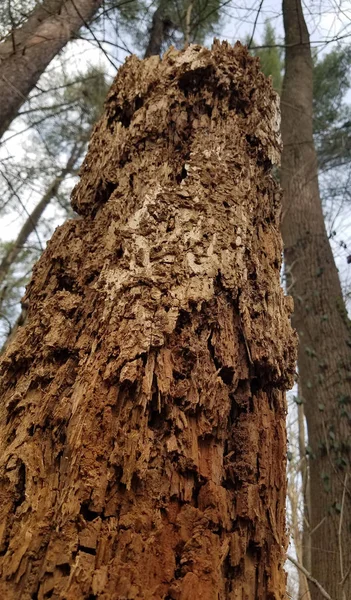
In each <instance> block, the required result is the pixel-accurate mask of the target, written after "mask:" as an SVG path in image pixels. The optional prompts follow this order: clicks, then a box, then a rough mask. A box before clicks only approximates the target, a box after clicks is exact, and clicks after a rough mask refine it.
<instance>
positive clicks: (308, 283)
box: [281, 0, 351, 600]
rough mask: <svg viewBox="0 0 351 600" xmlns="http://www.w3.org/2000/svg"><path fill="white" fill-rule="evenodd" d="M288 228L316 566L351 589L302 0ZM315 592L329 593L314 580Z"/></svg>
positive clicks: (342, 395) (342, 588) (291, 46)
mask: <svg viewBox="0 0 351 600" xmlns="http://www.w3.org/2000/svg"><path fill="white" fill-rule="evenodd" d="M283 13H284V27H285V40H286V52H285V76H284V83H283V91H282V136H283V146H284V150H283V157H282V170H281V181H282V185H283V189H284V203H283V220H282V233H283V239H284V245H285V263H286V269H287V273H288V276H289V290H290V291H291V294H292V295H293V297H294V302H295V312H294V317H293V324H294V325H295V327H296V329H297V331H298V334H299V338H300V345H299V353H298V367H299V376H300V382H299V386H300V389H301V392H302V397H303V401H304V403H305V413H306V418H307V424H308V436H309V444H310V447H311V460H310V478H311V485H310V489H311V499H312V502H311V515H310V517H311V530H312V532H311V533H312V538H311V549H312V563H311V568H312V575H313V576H314V577H315V578H316V579H317V580H318V581H319V582H320V583H321V584H322V585H323V587H324V588H325V589H326V590H327V591H328V593H329V594H330V596H331V597H332V598H333V599H340V600H346V599H347V598H350V597H351V577H350V567H351V565H350V554H349V549H350V545H351V494H350V483H351V477H350V440H351V427H350V414H349V412H348V411H349V405H350V402H351V370H350V365H351V329H350V322H349V320H348V317H347V313H346V310H345V306H344V301H343V297H342V292H341V287H340V282H339V277H338V272H337V269H336V266H335V263H334V259H333V254H332V251H331V248H330V244H329V240H328V236H327V233H326V229H325V224H324V218H323V212H322V206H321V200H320V194H319V188H318V165H317V156H316V151H315V146H314V141H313V60H312V55H311V48H310V40H309V34H308V30H307V27H306V23H305V20H304V16H303V11H302V7H301V2H300V0H283ZM311 595H312V598H313V599H315V600H317V598H318V600H319V599H320V598H321V597H322V596H321V594H320V592H319V591H318V590H317V589H316V588H315V587H313V588H311Z"/></svg>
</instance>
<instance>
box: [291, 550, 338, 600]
mask: <svg viewBox="0 0 351 600" xmlns="http://www.w3.org/2000/svg"><path fill="white" fill-rule="evenodd" d="M286 558H287V559H288V560H290V562H291V563H292V564H293V565H295V567H296V568H297V569H299V570H300V571H301V573H303V574H304V575H305V576H306V577H307V579H308V580H309V581H310V582H311V583H313V584H314V585H315V586H316V587H317V588H318V589H319V591H320V593H321V594H322V596H323V598H326V600H333V599H332V597H331V596H329V594H328V592H327V591H326V590H325V589H324V587H323V586H322V585H321V584H320V583H319V581H317V579H315V578H314V577H312V575H311V573H309V572H308V571H307V569H305V567H303V566H302V565H301V564H300V563H299V562H297V560H295V559H294V558H293V557H292V556H290V555H289V554H287V556H286Z"/></svg>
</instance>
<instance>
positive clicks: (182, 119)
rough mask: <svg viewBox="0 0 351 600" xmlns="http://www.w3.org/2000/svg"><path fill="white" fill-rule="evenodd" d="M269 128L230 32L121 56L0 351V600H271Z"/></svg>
mask: <svg viewBox="0 0 351 600" xmlns="http://www.w3.org/2000/svg"><path fill="white" fill-rule="evenodd" d="M277 138H278V119H277V97H276V94H275V93H274V92H273V90H272V89H271V86H270V84H269V82H268V81H267V80H266V79H265V78H264V76H263V75H262V74H261V73H260V72H259V67H258V64H257V61H256V59H254V58H252V57H250V56H249V55H248V54H247V51H246V49H244V48H243V47H242V46H241V45H240V44H238V45H237V46H236V47H235V48H232V47H230V46H229V45H228V44H222V45H220V44H218V43H216V44H215V45H214V47H213V49H212V51H209V50H206V49H202V48H200V47H199V46H195V47H194V46H192V47H189V48H188V49H187V50H186V51H185V52H183V53H179V52H177V51H175V50H170V51H168V52H167V53H166V55H165V57H164V59H163V61H160V60H159V58H158V57H152V58H150V59H148V60H147V61H143V62H141V61H139V60H138V59H136V58H135V57H132V58H130V59H128V61H127V62H126V65H125V66H124V67H122V68H121V69H120V71H119V73H118V76H117V79H116V82H115V84H114V85H113V87H112V89H111V91H110V93H109V96H108V99H107V103H106V112H105V114H104V116H103V118H102V119H101V121H100V123H99V125H98V126H97V127H96V128H95V132H94V135H93V138H92V140H91V143H90V146H89V153H88V156H87V158H86V160H85V162H84V164H83V167H82V169H81V181H80V183H79V184H78V186H77V187H76V189H75V191H74V193H73V206H74V208H75V209H76V210H77V211H78V212H79V213H80V215H81V217H82V218H81V219H77V220H74V221H70V222H67V223H66V224H65V225H63V226H62V227H61V228H59V229H58V230H57V231H56V233H55V235H54V236H53V238H52V240H51V242H50V243H49V245H48V247H47V249H46V251H45V252H44V254H43V256H42V258H41V259H40V261H39V262H38V263H37V265H36V267H35V269H34V275H33V279H32V281H31V283H30V285H29V288H28V291H27V298H26V300H27V302H28V321H27V323H26V325H25V326H24V327H23V328H21V329H20V330H19V331H18V332H17V335H16V337H15V339H14V340H13V342H12V343H11V344H10V346H9V347H8V349H7V351H6V353H5V354H4V357H3V358H2V362H1V367H2V379H1V386H2V402H1V405H0V406H1V408H0V411H1V412H0V440H1V449H0V450H1V451H0V457H1V464H0V474H1V479H0V494H1V502H0V522H1V523H2V530H1V553H2V555H1V560H0V569H1V571H0V573H1V577H0V595H1V596H2V597H3V598H6V599H7V600H15V599H16V600H18V599H19V598H21V599H22V598H23V599H27V598H34V597H35V598H37V599H38V600H43V599H44V598H48V597H51V598H52V599H58V598H59V597H65V598H66V599H67V600H80V599H88V598H90V599H91V598H96V599H100V598H101V599H102V598H104V599H116V598H122V597H125V598H143V599H150V600H151V599H153V600H158V599H161V598H162V599H164V598H172V599H174V600H176V599H180V600H186V599H188V600H190V598H203V599H205V600H213V598H220V599H223V600H224V598H225V599H232V600H239V599H240V600H244V599H245V598H246V599H247V598H262V599H265V598H267V599H268V598H276V599H281V600H282V599H283V598H284V597H285V574H284V570H283V564H284V558H285V556H284V554H285V552H284V551H285V546H286V536H285V488H286V474H285V410H286V405H285V398H284V392H283V390H284V389H285V388H286V387H287V386H289V385H291V383H292V376H293V372H294V365H295V336H294V334H293V332H292V330H291V326H290V322H289V312H290V309H291V305H290V302H289V299H285V298H284V297H283V293H282V290H281V288H280V284H279V269H280V263H281V250H282V246H281V240H280V235H279V217H278V214H279V208H280V193H279V190H278V189H277V186H276V184H275V182H274V180H273V178H272V177H271V175H270V167H271V164H272V162H276V161H277V160H279V142H278V139H277ZM204 140H206V144H204Z"/></svg>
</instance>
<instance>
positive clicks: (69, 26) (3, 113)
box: [0, 0, 102, 137]
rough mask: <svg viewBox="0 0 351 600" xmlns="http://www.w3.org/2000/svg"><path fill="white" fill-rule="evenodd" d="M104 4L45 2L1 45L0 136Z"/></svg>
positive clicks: (65, 0) (97, 0) (99, 0)
mask: <svg viewBox="0 0 351 600" xmlns="http://www.w3.org/2000/svg"><path fill="white" fill-rule="evenodd" d="M101 4H102V0H74V2H73V0H44V1H43V2H42V3H40V4H38V6H37V7H36V8H35V9H34V11H33V12H32V14H31V15H30V16H29V17H28V20H27V21H26V23H25V24H24V25H22V27H19V28H18V29H15V30H13V31H12V32H11V34H10V35H9V36H8V38H7V39H6V40H5V41H4V42H2V43H1V44H0V82H1V85H0V137H2V136H3V134H4V133H5V131H6V130H7V128H8V127H9V125H10V123H11V121H13V119H14V118H15V117H16V116H17V113H18V111H19V109H20V107H21V106H22V104H23V102H25V100H27V96H28V94H29V92H30V91H31V90H32V89H33V87H34V86H35V84H36V83H37V81H38V79H39V77H40V75H41V74H42V73H43V72H44V70H45V69H46V67H47V66H48V64H49V63H50V62H51V60H52V59H53V58H54V57H55V56H56V55H57V54H58V53H59V52H60V50H62V48H63V47H64V46H65V45H66V44H67V42H69V41H70V40H71V39H72V38H73V37H74V36H75V35H76V34H77V33H78V31H79V29H80V28H81V27H82V26H83V25H84V24H86V23H87V22H89V21H90V19H91V17H92V16H93V15H94V14H95V13H96V11H97V10H98V8H99V7H100V6H101Z"/></svg>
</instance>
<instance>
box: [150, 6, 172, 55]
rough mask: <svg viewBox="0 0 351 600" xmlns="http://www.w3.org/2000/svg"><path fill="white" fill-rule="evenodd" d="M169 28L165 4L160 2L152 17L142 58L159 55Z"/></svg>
mask: <svg viewBox="0 0 351 600" xmlns="http://www.w3.org/2000/svg"><path fill="white" fill-rule="evenodd" d="M169 28H170V20H169V18H168V17H167V14H166V10H165V3H164V2H162V0H160V1H159V5H158V7H157V8H156V10H155V12H154V14H153V17H152V23H151V28H150V31H149V41H148V44H147V47H146V50H145V54H144V58H148V57H149V56H154V55H160V54H161V50H162V44H163V43H164V41H165V37H166V35H167V32H168V31H169Z"/></svg>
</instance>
